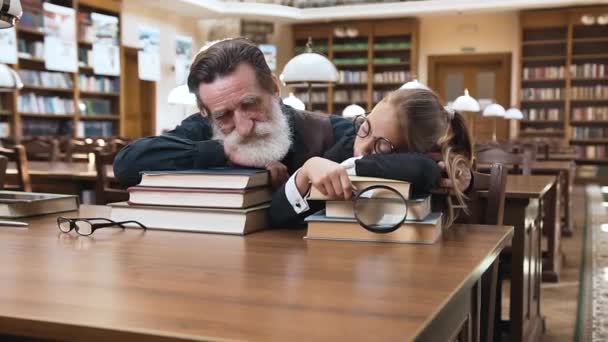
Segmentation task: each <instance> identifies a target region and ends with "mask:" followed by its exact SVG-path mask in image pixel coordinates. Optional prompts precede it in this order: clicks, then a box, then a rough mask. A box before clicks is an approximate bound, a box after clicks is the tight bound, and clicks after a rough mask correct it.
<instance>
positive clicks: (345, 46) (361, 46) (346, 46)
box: [295, 42, 412, 54]
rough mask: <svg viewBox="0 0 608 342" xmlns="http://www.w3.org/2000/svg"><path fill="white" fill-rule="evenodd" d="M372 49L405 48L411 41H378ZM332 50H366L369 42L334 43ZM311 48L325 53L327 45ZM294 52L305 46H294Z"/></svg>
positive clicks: (316, 45)
mask: <svg viewBox="0 0 608 342" xmlns="http://www.w3.org/2000/svg"><path fill="white" fill-rule="evenodd" d="M373 47H374V50H392V49H395V50H397V49H398V50H405V49H410V48H411V47H412V43H411V42H379V43H375V44H374V45H373ZM332 48H333V50H334V51H345V50H367V49H368V48H369V44H368V43H367V42H353V43H337V44H336V43H334V44H333V46H332ZM312 50H313V51H315V52H320V53H326V52H327V45H324V44H314V45H313V47H312ZM295 51H296V54H300V53H303V52H305V51H306V47H305V46H297V47H296V48H295Z"/></svg>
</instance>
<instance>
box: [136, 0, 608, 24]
mask: <svg viewBox="0 0 608 342" xmlns="http://www.w3.org/2000/svg"><path fill="white" fill-rule="evenodd" d="M129 1H130V2H137V1H139V2H141V4H142V5H144V6H147V7H155V8H158V9H162V10H165V11H168V12H171V13H175V14H179V15H182V16H185V17H192V18H197V19H206V18H221V17H240V18H255V19H257V20H276V21H284V22H294V23H295V22H316V21H329V20H341V19H342V20H345V19H361V18H387V17H404V16H416V17H420V16H428V15H435V14H449V13H474V12H484V11H485V12H489V11H492V12H498V11H508V10H522V9H533V8H547V7H565V6H576V5H578V6H582V5H597V4H607V3H608V0H416V1H391V2H385V1H381V2H379V3H378V2H376V3H365V4H353V5H348V4H344V5H336V6H330V7H312V8H296V7H293V6H286V5H281V4H275V3H268V1H275V0H266V1H264V0H261V1H255V2H254V1H251V0H245V1H244V2H242V1H229V0H129ZM276 1H278V2H280V3H287V4H290V3H291V1H294V0H283V1H282V2H281V0H276ZM315 1H316V0H315ZM324 1H325V3H327V1H330V0H324ZM337 1H349V0H334V1H333V2H334V3H337ZM351 1H356V0H351ZM359 2H360V1H359Z"/></svg>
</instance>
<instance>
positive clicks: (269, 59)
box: [258, 44, 277, 71]
mask: <svg viewBox="0 0 608 342" xmlns="http://www.w3.org/2000/svg"><path fill="white" fill-rule="evenodd" d="M258 47H259V48H260V50H261V51H262V53H263V54H264V58H265V59H266V64H268V67H269V68H270V70H271V71H275V70H276V68H277V46H276V45H272V44H260V45H259V46H258Z"/></svg>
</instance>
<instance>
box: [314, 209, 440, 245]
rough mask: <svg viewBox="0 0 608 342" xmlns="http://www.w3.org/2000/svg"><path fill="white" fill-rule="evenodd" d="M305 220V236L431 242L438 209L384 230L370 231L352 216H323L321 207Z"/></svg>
mask: <svg viewBox="0 0 608 342" xmlns="http://www.w3.org/2000/svg"><path fill="white" fill-rule="evenodd" d="M306 222H308V232H307V233H306V238H307V239H317V240H347V241H371V242H394V243H420V244H432V243H435V242H436V241H437V240H438V239H439V238H440V237H441V213H431V214H430V215H428V216H427V217H426V219H425V220H424V221H405V222H404V223H403V224H402V225H401V227H399V229H397V230H395V231H393V232H390V233H386V234H378V233H374V232H370V231H368V230H366V229H365V228H363V227H362V226H360V225H359V223H358V222H357V220H355V219H349V218H331V217H327V216H326V215H325V210H322V211H320V212H318V213H316V214H313V215H311V216H309V217H307V218H306Z"/></svg>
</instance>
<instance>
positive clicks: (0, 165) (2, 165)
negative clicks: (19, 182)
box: [0, 156, 8, 190]
mask: <svg viewBox="0 0 608 342" xmlns="http://www.w3.org/2000/svg"><path fill="white" fill-rule="evenodd" d="M7 167H8V158H6V157H4V156H0V190H2V189H4V182H5V181H6V168H7Z"/></svg>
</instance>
